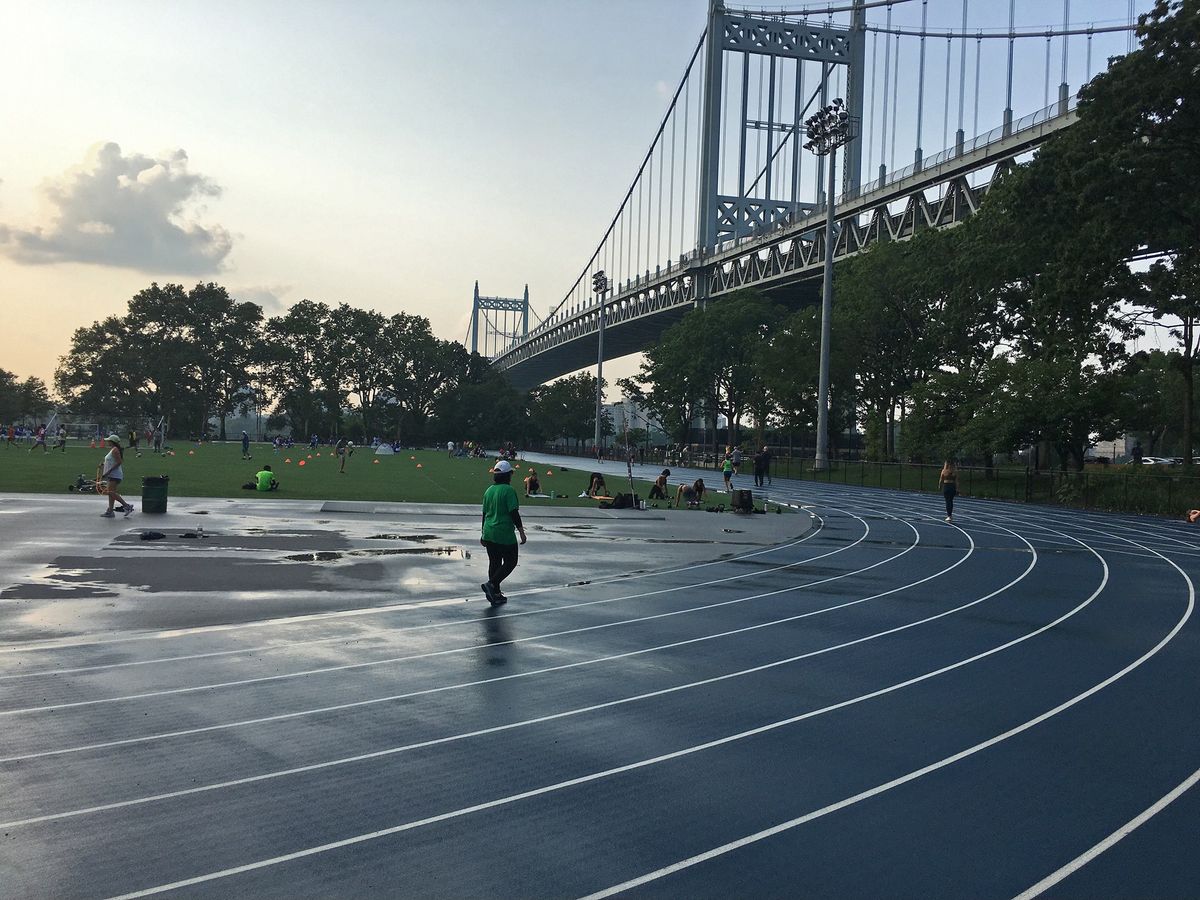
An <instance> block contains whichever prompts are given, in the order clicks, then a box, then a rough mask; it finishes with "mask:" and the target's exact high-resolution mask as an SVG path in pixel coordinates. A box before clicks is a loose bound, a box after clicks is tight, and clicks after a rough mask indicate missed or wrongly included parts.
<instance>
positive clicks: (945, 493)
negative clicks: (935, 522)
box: [942, 484, 958, 516]
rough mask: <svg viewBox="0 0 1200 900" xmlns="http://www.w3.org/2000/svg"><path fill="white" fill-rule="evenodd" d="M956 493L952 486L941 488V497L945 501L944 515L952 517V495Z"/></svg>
mask: <svg viewBox="0 0 1200 900" xmlns="http://www.w3.org/2000/svg"><path fill="white" fill-rule="evenodd" d="M957 493H958V488H956V487H955V486H954V485H952V484H948V485H946V486H945V487H944V488H942V497H944V498H945V500H946V515H948V516H952V515H954V495H955V494H957Z"/></svg>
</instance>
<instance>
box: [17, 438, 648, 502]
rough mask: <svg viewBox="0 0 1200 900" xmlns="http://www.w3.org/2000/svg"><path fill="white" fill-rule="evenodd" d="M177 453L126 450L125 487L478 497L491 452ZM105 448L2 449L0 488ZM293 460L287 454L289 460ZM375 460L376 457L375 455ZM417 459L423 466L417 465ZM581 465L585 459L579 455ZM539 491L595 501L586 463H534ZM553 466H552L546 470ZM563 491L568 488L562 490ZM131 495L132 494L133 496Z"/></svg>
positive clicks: (70, 480)
mask: <svg viewBox="0 0 1200 900" xmlns="http://www.w3.org/2000/svg"><path fill="white" fill-rule="evenodd" d="M173 449H174V456H157V455H155V454H154V453H151V452H143V454H142V456H141V457H136V456H134V455H133V453H131V452H127V453H126V455H125V480H124V482H123V487H124V490H123V491H122V493H123V494H126V495H128V496H129V497H130V498H136V497H138V496H139V495H140V494H141V484H142V482H141V479H142V478H143V477H144V476H148V475H167V476H169V478H170V486H169V491H170V495H171V496H173V497H248V498H253V499H256V500H262V499H270V498H272V497H278V498H280V499H283V500H289V499H290V500H376V501H387V502H410V503H478V502H479V500H480V497H482V495H483V492H484V490H486V489H487V486H488V485H490V484H491V483H492V476H491V475H490V474H489V473H488V469H489V468H490V467H491V465H492V464H493V463H494V462H495V460H492V459H450V458H448V457H447V456H446V454H445V453H440V452H437V451H429V450H425V451H422V450H415V451H407V450H406V451H404V452H402V453H398V454H396V455H394V456H375V455H374V453H373V452H371V451H370V450H369V449H360V450H357V451H356V452H355V453H354V455H353V456H352V457H351V458H350V460H349V461H348V462H347V463H346V473H345V474H344V475H342V474H339V473H338V464H337V457H336V456H334V455H333V452H332V448H329V447H321V448H319V449H318V450H314V451H309V449H308V448H307V447H304V448H303V449H302V448H300V447H294V448H293V449H292V450H290V451H286V450H281V451H280V452H279V453H278V454H275V453H274V452H273V450H272V448H271V446H270V445H268V444H255V445H253V446H252V447H251V450H250V452H251V454H252V455H253V459H252V460H251V461H245V460H243V459H242V458H241V455H242V448H241V444H235V443H229V444H205V445H203V446H200V447H197V446H195V445H194V444H176V445H174V448H173ZM106 452H107V451H106V450H103V449H95V450H93V449H89V448H88V447H79V446H75V447H68V448H67V450H66V452H60V451H51V452H49V453H43V452H42V451H41V450H38V451H37V452H36V453H29V452H27V451H26V449H25V448H24V447H22V448H19V449H16V448H10V449H4V450H0V491H3V492H18V493H25V492H36V493H50V494H60V493H61V494H65V493H67V485H68V484H74V483H75V479H76V478H77V477H78V476H79V475H81V474H82V475H83V476H84V477H85V478H94V477H95V475H96V468H97V466H99V465H100V463H101V461H102V460H103V459H104V454H105V453H106ZM289 459H290V460H291V461H290V462H288V460H289ZM376 460H378V462H376ZM264 464H265V465H270V466H271V468H272V470H273V471H274V472H275V476H276V478H277V479H278V481H279V483H280V490H279V492H278V493H269V494H266V493H258V492H251V491H246V490H242V484H243V483H245V482H247V481H250V480H251V479H252V478H253V476H254V473H255V472H257V471H258V469H259V467H260V466H262V465H264ZM418 464H419V466H420V467H418ZM518 465H519V469H518V473H515V474H514V475H513V487H514V488H516V489H517V491H518V493H520V494H522V495H523V494H524V486H523V485H522V484H521V481H522V479H523V478H524V476H525V473H526V470H527V469H528V467H529V466H530V465H531V464H530V463H518ZM583 465H584V466H586V461H584V462H583ZM537 470H538V476H539V478H540V479H541V482H542V491H543V492H544V493H550V492H551V491H553V492H554V493H555V494H556V495H559V496H557V497H556V498H555V499H553V500H549V499H540V498H525V497H524V496H522V498H521V503H522V505H533V504H542V505H553V506H591V507H594V506H595V505H596V501H594V500H589V499H580V498H579V496H578V495H579V494H580V493H581V492H582V491H583V490H584V489H585V488H586V487H587V480H588V472H589V470H588V469H587V468H575V467H573V466H568V467H567V468H566V469H562V468H560V467H558V466H553V467H551V466H548V465H541V466H538V467H537ZM550 471H553V474H547V473H548V472H550ZM634 483H635V485H636V488H637V493H639V494H640V495H641V496H642V497H645V496H646V495H647V494H648V493H649V492H650V483H649V482H644V481H636V480H635V482H634ZM623 485H624V489H625V490H628V484H627V483H626V481H625V479H624V478H622V479H618V480H614V479H612V478H610V479H609V488H610V490H611V491H613V492H616V491H619V490H621V489H622V486H623ZM562 495H565V496H562ZM135 502H136V501H135Z"/></svg>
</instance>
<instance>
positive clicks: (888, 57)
mask: <svg viewBox="0 0 1200 900" xmlns="http://www.w3.org/2000/svg"><path fill="white" fill-rule="evenodd" d="M891 27H892V7H891V4H888V8H887V24H886V25H884V37H883V99H882V101H881V102H880V107H881V110H880V111H881V112H882V113H883V115H882V116H880V118H881V119H882V120H883V121H882V123H881V131H882V135H881V137H880V139H879V179H880V180H881V181H882V180H883V177H884V176H885V175H886V174H887V169H886V167H885V165H884V160H885V159H886V158H887V147H888V89H889V86H890V84H891V78H892V36H891Z"/></svg>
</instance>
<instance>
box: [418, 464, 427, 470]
mask: <svg viewBox="0 0 1200 900" xmlns="http://www.w3.org/2000/svg"><path fill="white" fill-rule="evenodd" d="M417 468H418V469H423V468H425V467H424V466H423V465H421V464H420V463H417Z"/></svg>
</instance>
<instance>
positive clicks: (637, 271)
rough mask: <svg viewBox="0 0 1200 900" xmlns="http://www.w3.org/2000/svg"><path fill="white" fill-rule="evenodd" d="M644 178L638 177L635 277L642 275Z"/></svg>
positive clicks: (634, 252)
mask: <svg viewBox="0 0 1200 900" xmlns="http://www.w3.org/2000/svg"><path fill="white" fill-rule="evenodd" d="M643 187H644V185H643V183H642V179H641V177H640V176H639V178H638V195H637V240H636V241H634V251H633V260H634V264H633V277H634V278H641V277H642V190H643Z"/></svg>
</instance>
